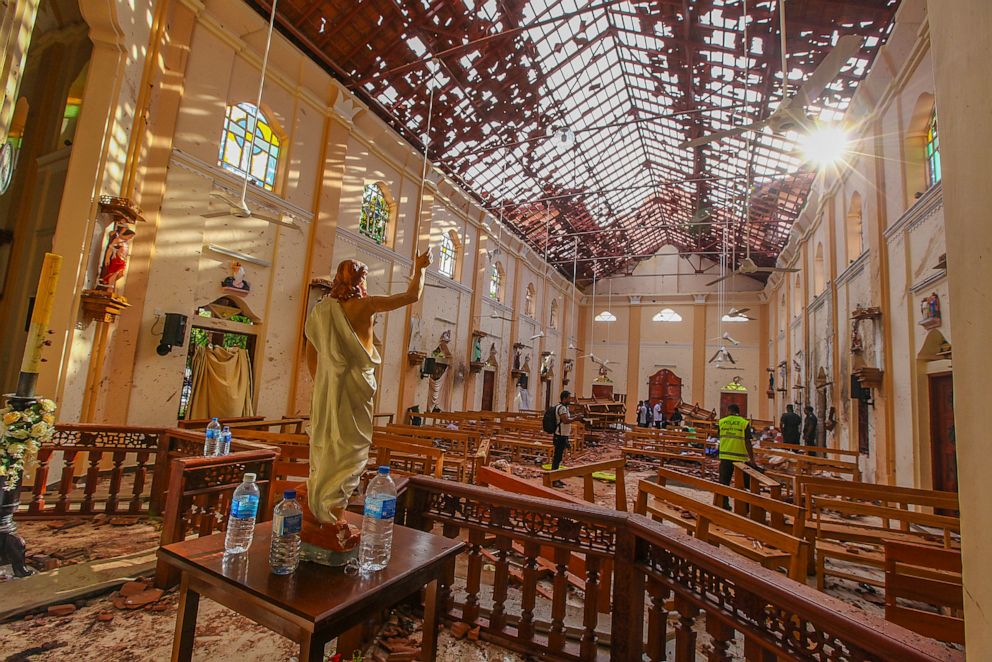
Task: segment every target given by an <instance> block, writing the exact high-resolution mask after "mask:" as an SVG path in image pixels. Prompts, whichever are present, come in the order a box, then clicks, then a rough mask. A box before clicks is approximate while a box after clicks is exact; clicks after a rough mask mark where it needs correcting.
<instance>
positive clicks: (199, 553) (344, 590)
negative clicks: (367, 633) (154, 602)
mask: <svg viewBox="0 0 992 662" xmlns="http://www.w3.org/2000/svg"><path fill="white" fill-rule="evenodd" d="M346 516H347V517H348V518H349V519H350V520H351V521H352V522H353V523H355V524H360V520H361V517H360V516H359V515H355V514H353V513H346ZM271 529H272V525H271V523H268V522H267V523H264V524H259V525H258V526H257V527H256V528H255V539H254V541H253V542H252V544H251V548H250V549H249V550H248V551H247V552H246V553H245V554H241V555H237V556H233V557H227V559H225V558H224V534H222V533H219V534H216V535H212V536H204V537H202V538H196V539H192V540H187V541H185V542H179V543H175V544H172V545H166V546H165V547H161V548H159V550H158V555H159V558H161V559H162V560H163V561H165V562H166V563H168V564H170V565H172V566H174V567H175V568H177V569H178V570H179V571H180V572H181V573H182V579H181V581H180V594H179V613H178V614H177V616H176V634H175V640H174V642H173V646H172V659H173V661H178V660H189V659H191V656H192V652H193V638H194V635H195V632H196V614H197V607H198V605H199V602H200V596H201V595H202V596H204V597H207V598H210V599H211V600H213V601H215V602H218V603H220V604H222V605H224V606H225V607H227V608H228V609H232V610H234V611H236V612H237V613H239V614H241V615H243V616H246V617H248V618H250V619H252V620H253V621H255V622H256V623H258V624H260V625H264V626H265V627H267V628H269V629H271V630H273V631H275V632H278V633H279V634H281V635H283V636H284V637H288V638H290V639H292V640H293V641H295V642H297V643H299V645H300V657H299V659H300V662H304V661H315V660H323V659H324V645H325V644H326V643H327V642H329V641H330V640H332V639H334V638H335V637H337V636H338V635H340V634H343V633H345V632H347V631H348V630H350V629H351V628H354V627H356V626H360V625H361V624H362V623H364V622H365V621H366V620H368V619H369V618H371V617H373V616H375V615H377V614H379V613H380V612H382V611H383V610H384V609H387V608H389V607H392V606H394V605H396V604H397V603H399V602H401V601H402V600H404V599H406V598H407V597H409V596H410V595H412V594H414V593H416V592H417V591H419V590H420V589H422V588H425V587H426V589H427V593H426V599H425V601H424V634H423V642H422V644H421V648H422V651H423V653H422V657H421V659H423V660H433V659H434V657H435V654H436V647H437V629H438V625H439V615H440V614H439V611H440V607H441V605H440V601H439V599H438V590H439V584H440V581H442V580H444V579H445V578H446V577H450V576H453V573H454V564H455V557H456V556H457V555H458V553H459V552H460V551H461V550H462V548H463V547H464V546H465V544H464V543H462V542H459V541H457V540H449V539H447V538H442V537H440V536H435V535H433V534H430V533H424V532H422V531H416V530H414V529H408V528H406V527H403V526H396V527H394V529H393V555H392V558H391V559H390V562H389V565H388V566H387V567H386V569H384V570H381V571H379V572H377V573H373V574H370V575H362V574H354V575H348V574H345V573H344V570H343V569H341V568H329V567H327V566H322V565H318V564H316V563H307V562H304V563H300V567H299V568H298V569H297V570H296V572H295V573H293V574H291V575H284V576H279V575H275V574H273V573H272V571H271V570H270V568H269V541H270V538H271Z"/></svg>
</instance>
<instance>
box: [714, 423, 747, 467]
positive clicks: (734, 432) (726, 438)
mask: <svg viewBox="0 0 992 662" xmlns="http://www.w3.org/2000/svg"><path fill="white" fill-rule="evenodd" d="M747 426H748V421H747V419H746V418H744V417H742V416H734V415H730V416H724V417H723V418H721V419H720V459H721V460H733V461H734V462H747V461H748V460H749V459H751V458H750V456H748V454H747V446H746V445H745V444H744V431H745V430H747Z"/></svg>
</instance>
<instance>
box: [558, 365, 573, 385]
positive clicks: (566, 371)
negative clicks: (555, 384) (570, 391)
mask: <svg viewBox="0 0 992 662" xmlns="http://www.w3.org/2000/svg"><path fill="white" fill-rule="evenodd" d="M572 365H573V363H572V359H565V360H564V361H563V362H562V364H561V383H562V386H567V385H568V380H569V376H570V375H571V374H572Z"/></svg>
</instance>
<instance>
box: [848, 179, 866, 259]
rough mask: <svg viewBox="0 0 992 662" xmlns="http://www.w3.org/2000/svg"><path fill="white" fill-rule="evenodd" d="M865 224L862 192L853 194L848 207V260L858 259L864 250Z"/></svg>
mask: <svg viewBox="0 0 992 662" xmlns="http://www.w3.org/2000/svg"><path fill="white" fill-rule="evenodd" d="M864 249H865V248H864V224H863V223H862V222H861V194H860V193H855V194H854V195H853V196H851V205H850V206H849V207H848V208H847V261H848V263H850V262H854V261H855V260H857V259H858V258H859V257H860V256H861V253H863V252H864Z"/></svg>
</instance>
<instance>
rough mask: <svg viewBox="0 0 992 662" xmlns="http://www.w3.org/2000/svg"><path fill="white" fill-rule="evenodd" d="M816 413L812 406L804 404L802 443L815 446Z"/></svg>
mask: <svg viewBox="0 0 992 662" xmlns="http://www.w3.org/2000/svg"><path fill="white" fill-rule="evenodd" d="M817 423H818V421H817V419H816V414H814V413H813V408H812V407H810V406H809V405H806V420H805V421H803V443H804V444H806V445H807V446H816V426H817Z"/></svg>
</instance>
